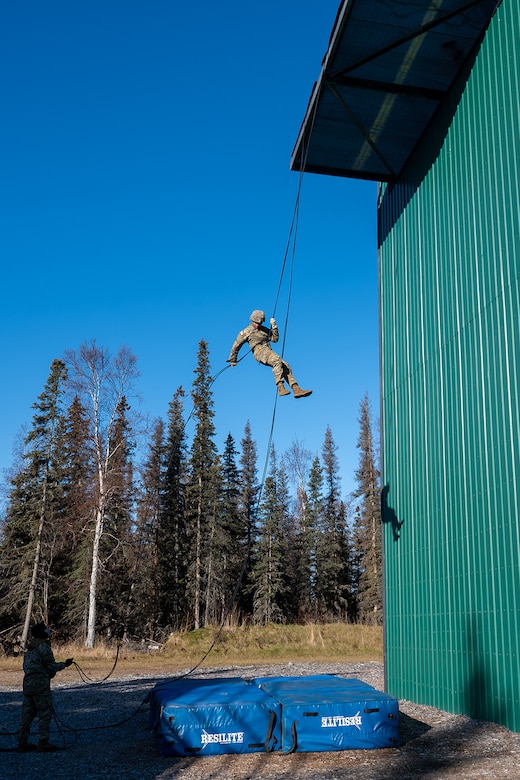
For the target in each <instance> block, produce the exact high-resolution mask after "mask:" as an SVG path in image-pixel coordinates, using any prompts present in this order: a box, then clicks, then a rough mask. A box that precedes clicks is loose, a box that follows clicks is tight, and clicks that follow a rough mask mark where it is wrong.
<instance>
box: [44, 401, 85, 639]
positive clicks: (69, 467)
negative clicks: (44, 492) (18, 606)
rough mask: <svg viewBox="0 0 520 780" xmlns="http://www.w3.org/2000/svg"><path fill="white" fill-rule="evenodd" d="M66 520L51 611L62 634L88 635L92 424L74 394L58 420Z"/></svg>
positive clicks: (59, 542) (58, 549)
mask: <svg viewBox="0 0 520 780" xmlns="http://www.w3.org/2000/svg"><path fill="white" fill-rule="evenodd" d="M60 423H61V424H60V431H59V438H58V450H59V452H60V454H61V462H60V469H61V473H60V483H61V485H62V491H63V500H62V510H61V512H62V522H61V523H60V524H59V531H60V533H59V534H58V535H56V541H55V548H56V550H55V559H54V565H53V572H52V574H53V582H52V588H51V598H50V612H51V615H53V616H56V618H57V616H59V618H60V620H59V627H60V638H71V637H76V638H82V639H83V640H84V639H85V627H86V614H87V613H86V604H87V594H88V573H89V559H88V546H87V544H86V541H87V531H86V529H87V526H88V523H89V520H90V517H91V510H92V491H93V458H92V449H91V446H90V436H89V427H88V426H89V423H88V419H87V417H86V414H85V411H84V409H83V408H82V406H81V403H80V401H79V399H78V398H77V397H75V398H74V399H73V401H72V404H71V405H70V407H69V409H68V410H67V412H66V414H65V415H64V417H63V418H62V420H61V421H60Z"/></svg>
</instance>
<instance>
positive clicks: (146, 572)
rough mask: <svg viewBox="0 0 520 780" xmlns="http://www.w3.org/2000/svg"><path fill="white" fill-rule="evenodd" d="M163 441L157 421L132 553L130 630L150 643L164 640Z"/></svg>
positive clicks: (143, 479)
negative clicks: (161, 563) (161, 570)
mask: <svg viewBox="0 0 520 780" xmlns="http://www.w3.org/2000/svg"><path fill="white" fill-rule="evenodd" d="M164 439H165V433H164V422H163V420H161V419H160V418H158V419H157V420H155V422H154V424H153V428H152V434H151V439H150V442H149V443H148V449H147V457H146V458H145V461H144V463H143V466H142V470H141V480H140V486H139V490H138V499H137V512H136V527H135V533H134V544H133V549H132V552H133V556H132V582H133V593H132V599H131V602H130V606H131V611H130V616H129V621H128V626H129V630H132V631H133V633H134V634H135V633H140V634H141V636H144V637H146V638H147V639H148V640H149V641H153V642H157V641H162V639H163V638H164V634H163V615H162V604H161V598H160V596H159V593H160V591H161V588H162V585H163V583H162V581H161V577H160V574H159V549H160V548H161V547H162V546H163V545H160V544H159V541H158V540H159V529H160V516H161V512H162V507H163V503H164V489H165V488H164V482H165V441H164ZM165 622H167V621H165Z"/></svg>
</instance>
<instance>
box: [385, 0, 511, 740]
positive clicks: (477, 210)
mask: <svg viewBox="0 0 520 780" xmlns="http://www.w3.org/2000/svg"><path fill="white" fill-rule="evenodd" d="M519 52H520V22H519V14H518V6H517V0H504V2H503V3H502V5H501V6H500V8H499V9H498V11H497V13H496V14H495V16H494V17H493V19H492V21H491V25H490V27H489V29H488V31H487V34H486V37H485V39H484V41H483V44H482V47H481V49H480V51H479V53H478V56H477V59H476V61H475V64H474V66H473V69H472V71H471V74H470V77H469V80H468V83H467V85H466V87H465V89H464V91H463V94H462V97H461V100H460V103H459V105H458V108H457V111H456V113H455V116H454V118H453V122H452V124H451V126H450V127H449V130H448V132H447V135H446V138H445V140H444V143H443V144H442V148H441V149H440V152H439V153H438V156H437V158H436V160H435V162H434V163H433V165H430V167H429V170H428V172H427V173H426V175H425V176H424V178H422V174H421V170H422V169H423V168H424V165H425V161H426V160H428V159H431V156H432V155H433V154H436V152H435V151H434V150H435V148H436V147H435V145H436V144H437V147H438V145H439V139H438V137H436V132H437V133H438V132H439V131H438V129H437V130H435V128H432V131H431V136H430V144H428V143H427V144H426V146H423V148H422V150H421V152H420V154H418V155H417V159H416V160H415V166H416V168H415V171H414V170H413V168H412V170H411V171H408V173H407V177H406V178H407V181H408V184H407V185H405V184H404V182H402V183H400V184H399V185H398V186H396V187H395V188H394V189H393V190H392V192H390V191H387V192H386V193H385V197H384V198H383V201H382V204H383V205H382V206H381V208H380V214H379V219H380V233H381V235H382V237H383V238H382V245H381V247H380V288H381V289H380V299H381V363H382V422H383V426H382V428H383V443H382V444H383V446H382V467H383V483H384V485H386V486H387V489H388V496H387V501H386V503H387V507H386V509H385V510H384V521H385V535H384V536H385V589H386V630H385V634H386V635H385V643H386V644H385V647H386V674H387V688H388V691H389V693H391V694H393V695H395V696H398V697H401V698H406V699H409V700H413V701H417V702H422V703H428V704H432V705H435V706H438V707H441V708H443V709H447V710H449V711H452V712H465V713H467V714H469V715H472V716H476V717H480V718H484V719H489V720H493V721H497V722H500V723H504V724H505V725H507V726H508V727H509V728H511V729H513V730H515V731H520V668H519V664H520V570H519V565H520V507H519V491H520V481H519V480H520V441H519V433H520V399H519V386H520V280H519V276H520V181H519V178H520V108H519V107H520V54H519ZM414 175H415V177H416V178H419V177H421V178H422V181H421V183H420V185H419V186H418V188H417V189H416V190H415V191H414V192H413V194H411V193H410V185H409V182H410V177H411V178H412V179H413V176H414Z"/></svg>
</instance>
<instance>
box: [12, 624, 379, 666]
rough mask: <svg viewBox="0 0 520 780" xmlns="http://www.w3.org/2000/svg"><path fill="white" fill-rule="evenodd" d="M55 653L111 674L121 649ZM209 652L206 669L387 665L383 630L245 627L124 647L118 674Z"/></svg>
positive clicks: (186, 662)
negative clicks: (265, 665) (336, 663)
mask: <svg viewBox="0 0 520 780" xmlns="http://www.w3.org/2000/svg"><path fill="white" fill-rule="evenodd" d="M53 649H54V655H55V656H56V658H57V659H59V660H61V659H64V658H68V657H73V658H74V659H75V660H76V661H77V662H78V663H80V664H81V665H82V666H84V667H85V668H87V669H88V670H90V672H98V673H100V672H105V673H108V672H109V671H110V669H111V666H112V664H113V663H114V660H115V657H116V646H115V645H106V644H103V643H98V644H97V645H96V646H95V647H94V648H93V649H91V650H88V649H86V648H85V647H83V646H82V645H81V644H68V645H65V646H60V645H57V644H53ZM208 651H210V652H209V655H208V656H207V658H206V659H205V661H204V663H203V664H202V665H203V666H217V665H219V664H222V663H225V664H228V665H233V666H234V665H236V666H239V665H250V664H261V663H283V662H289V661H292V662H293V663H295V662H298V661H322V662H327V661H342V662H352V661H358V662H366V661H381V660H382V658H383V635H382V629H381V627H378V626H362V625H346V624H343V623H333V624H324V625H318V624H309V625H305V626H294V625H286V626H281V625H274V624H271V625H268V626H243V627H237V628H233V629H231V628H230V629H224V630H221V631H219V630H218V629H217V628H214V629H213V628H203V629H199V630H198V631H189V632H182V633H175V634H171V635H170V638H169V639H168V641H167V642H166V644H164V645H162V646H161V647H160V648H159V649H157V650H152V649H149V648H148V647H143V649H142V650H141V649H140V648H138V647H137V646H134V647H131V646H125V645H123V646H122V647H121V649H120V652H119V658H118V670H119V672H123V673H124V672H125V668H127V669H129V670H134V669H135V668H136V667H138V668H139V669H140V670H141V671H142V672H147V671H149V672H150V673H152V672H153V670H155V669H156V668H158V667H160V666H161V665H162V664H164V663H165V662H166V663H167V664H168V666H169V667H170V668H177V669H182V668H185V667H187V666H191V665H193V664H199V663H200V659H201V658H202V657H204V656H205V655H206V653H208ZM20 667H21V663H20V658H16V657H14V658H13V657H0V670H1V671H18V670H20Z"/></svg>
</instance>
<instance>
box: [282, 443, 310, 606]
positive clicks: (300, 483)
mask: <svg viewBox="0 0 520 780" xmlns="http://www.w3.org/2000/svg"><path fill="white" fill-rule="evenodd" d="M310 459H311V453H310V452H309V451H308V450H306V449H305V448H304V447H303V445H302V444H301V443H300V442H298V441H297V440H295V441H294V442H293V444H292V445H291V447H290V448H289V449H288V450H287V452H286V453H285V456H284V459H283V463H284V464H285V465H286V466H287V473H288V474H289V476H290V477H291V481H292V482H293V483H295V484H296V496H295V500H294V510H293V512H292V513H291V515H290V516H291V517H292V520H293V522H292V524H291V525H290V527H288V529H287V540H288V542H289V547H288V551H287V555H288V563H290V565H288V569H287V570H288V572H290V573H291V582H290V583H289V584H288V585H289V592H290V593H291V594H293V603H292V609H293V612H294V615H293V617H292V620H295V621H305V620H306V619H308V618H309V616H310V614H311V612H312V607H311V603H312V592H311V587H312V571H311V566H312V556H313V552H314V549H315V529H314V527H313V522H312V521H313V518H312V514H311V512H310V508H309V499H308V495H307V489H306V480H307V477H308V473H309V461H310Z"/></svg>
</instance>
